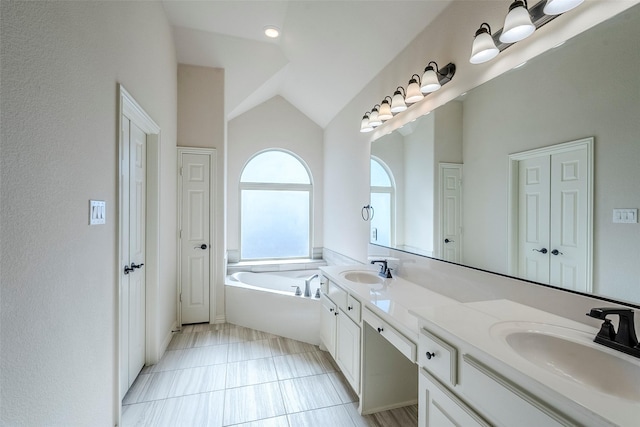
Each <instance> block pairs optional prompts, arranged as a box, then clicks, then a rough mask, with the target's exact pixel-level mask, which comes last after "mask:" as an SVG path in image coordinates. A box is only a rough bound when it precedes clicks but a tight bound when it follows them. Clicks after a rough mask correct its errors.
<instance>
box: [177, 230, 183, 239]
mask: <svg viewBox="0 0 640 427" xmlns="http://www.w3.org/2000/svg"><path fill="white" fill-rule="evenodd" d="M178 239H182V230H178Z"/></svg>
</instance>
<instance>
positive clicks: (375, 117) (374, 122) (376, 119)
mask: <svg viewBox="0 0 640 427" xmlns="http://www.w3.org/2000/svg"><path fill="white" fill-rule="evenodd" d="M378 108H380V106H379V105H378V104H376V105H374V106H373V110H371V114H369V126H371V127H374V128H375V127H378V126H380V125H381V124H382V120H380V115H379V114H378Z"/></svg>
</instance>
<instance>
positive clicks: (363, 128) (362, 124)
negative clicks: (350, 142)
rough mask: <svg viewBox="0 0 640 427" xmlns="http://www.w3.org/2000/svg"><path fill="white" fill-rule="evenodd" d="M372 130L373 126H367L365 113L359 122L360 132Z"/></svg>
mask: <svg viewBox="0 0 640 427" xmlns="http://www.w3.org/2000/svg"><path fill="white" fill-rule="evenodd" d="M372 130H373V126H371V125H369V112H368V111H367V112H366V113H364V116H362V122H360V132H363V133H365V132H371V131H372Z"/></svg>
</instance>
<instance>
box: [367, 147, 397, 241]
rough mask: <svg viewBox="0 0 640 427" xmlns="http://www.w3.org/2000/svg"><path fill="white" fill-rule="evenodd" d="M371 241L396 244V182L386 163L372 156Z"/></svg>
mask: <svg viewBox="0 0 640 427" xmlns="http://www.w3.org/2000/svg"><path fill="white" fill-rule="evenodd" d="M371 206H373V209H374V215H373V218H372V219H371V234H370V238H371V243H376V244H379V245H383V246H393V245H395V227H394V224H395V183H394V181H393V175H392V174H391V171H390V170H389V168H388V167H387V165H386V164H384V162H383V161H382V160H380V159H378V158H377V157H375V156H371Z"/></svg>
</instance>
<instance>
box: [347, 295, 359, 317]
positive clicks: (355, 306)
mask: <svg viewBox="0 0 640 427" xmlns="http://www.w3.org/2000/svg"><path fill="white" fill-rule="evenodd" d="M360 309H361V305H360V301H358V300H357V299H355V298H354V297H352V296H351V295H349V296H347V311H346V313H347V315H348V316H349V317H350V318H351V319H353V321H354V322H356V323H358V324H359V323H360Z"/></svg>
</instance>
